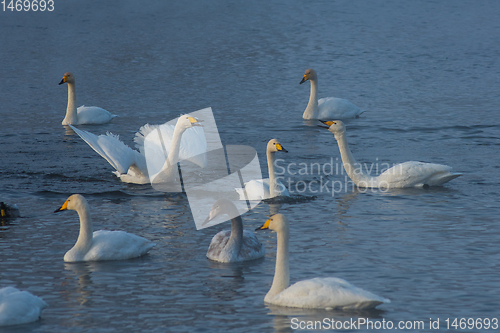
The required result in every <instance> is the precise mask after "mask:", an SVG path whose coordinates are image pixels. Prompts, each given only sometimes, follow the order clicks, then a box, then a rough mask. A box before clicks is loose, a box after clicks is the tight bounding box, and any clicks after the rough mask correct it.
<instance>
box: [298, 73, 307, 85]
mask: <svg viewBox="0 0 500 333" xmlns="http://www.w3.org/2000/svg"><path fill="white" fill-rule="evenodd" d="M307 80H309V74H304V77H303V78H302V81H300V83H299V84H302V83H304V82H306V81H307Z"/></svg>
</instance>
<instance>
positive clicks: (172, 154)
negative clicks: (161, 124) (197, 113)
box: [167, 126, 185, 166]
mask: <svg viewBox="0 0 500 333" xmlns="http://www.w3.org/2000/svg"><path fill="white" fill-rule="evenodd" d="M184 131H185V129H183V128H180V127H179V126H175V129H174V134H173V136H172V142H171V143H170V150H169V152H168V157H167V163H168V166H173V165H175V164H177V162H178V161H179V151H180V147H181V138H182V133H184Z"/></svg>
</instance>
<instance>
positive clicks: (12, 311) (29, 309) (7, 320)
mask: <svg viewBox="0 0 500 333" xmlns="http://www.w3.org/2000/svg"><path fill="white" fill-rule="evenodd" d="M46 307H47V303H45V302H44V301H43V300H42V299H41V298H40V297H37V296H34V295H32V294H30V293H29V292H27V291H20V290H18V289H16V288H14V287H5V288H1V289H0V326H10V325H19V324H26V323H31V322H33V321H37V320H38V319H39V318H40V315H41V313H42V310H43V309H44V308H46Z"/></svg>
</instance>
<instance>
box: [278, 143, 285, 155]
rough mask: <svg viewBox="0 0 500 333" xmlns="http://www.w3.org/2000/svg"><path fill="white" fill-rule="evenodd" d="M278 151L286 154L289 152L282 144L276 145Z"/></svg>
mask: <svg viewBox="0 0 500 333" xmlns="http://www.w3.org/2000/svg"><path fill="white" fill-rule="evenodd" d="M276 149H278V151H282V152H285V153H288V150H286V149H285V148H284V147H283V146H282V145H281V143H277V144H276Z"/></svg>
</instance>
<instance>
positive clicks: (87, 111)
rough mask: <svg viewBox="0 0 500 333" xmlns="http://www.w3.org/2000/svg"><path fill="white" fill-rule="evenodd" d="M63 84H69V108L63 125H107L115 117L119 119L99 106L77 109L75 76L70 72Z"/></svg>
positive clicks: (65, 75) (63, 79)
mask: <svg viewBox="0 0 500 333" xmlns="http://www.w3.org/2000/svg"><path fill="white" fill-rule="evenodd" d="M63 83H67V84H68V107H67V108H66V116H65V117H64V119H63V121H62V124H63V125H69V124H71V125H83V124H106V123H109V122H110V121H111V119H113V118H114V117H117V116H116V115H114V114H111V113H109V112H108V111H106V110H104V109H102V108H99V107H97V106H85V105H82V106H80V107H79V108H78V109H77V108H76V90H75V76H74V75H73V74H72V73H70V72H66V73H64V76H63V78H62V80H61V82H59V84H63Z"/></svg>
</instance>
